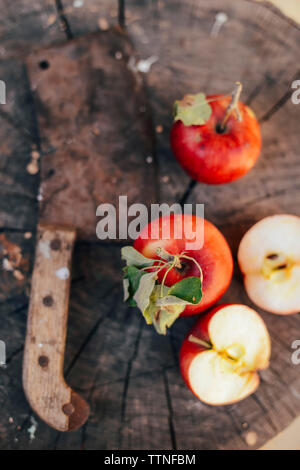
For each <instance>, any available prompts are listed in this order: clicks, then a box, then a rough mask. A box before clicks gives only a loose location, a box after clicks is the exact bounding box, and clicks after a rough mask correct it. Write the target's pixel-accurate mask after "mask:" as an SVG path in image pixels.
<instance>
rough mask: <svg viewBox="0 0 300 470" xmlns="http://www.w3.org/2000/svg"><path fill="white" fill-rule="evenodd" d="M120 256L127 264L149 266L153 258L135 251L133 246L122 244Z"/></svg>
mask: <svg viewBox="0 0 300 470" xmlns="http://www.w3.org/2000/svg"><path fill="white" fill-rule="evenodd" d="M121 256H122V259H124V260H125V261H126V263H127V266H137V267H141V268H142V267H144V266H151V265H152V264H153V263H154V261H155V260H154V259H150V258H146V256H144V255H142V254H141V253H140V252H139V251H137V250H136V249H135V248H133V246H124V247H123V248H122V249H121Z"/></svg>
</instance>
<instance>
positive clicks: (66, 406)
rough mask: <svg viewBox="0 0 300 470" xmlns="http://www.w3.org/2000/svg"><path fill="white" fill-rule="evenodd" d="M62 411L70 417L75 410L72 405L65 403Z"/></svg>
mask: <svg viewBox="0 0 300 470" xmlns="http://www.w3.org/2000/svg"><path fill="white" fill-rule="evenodd" d="M62 410H63V412H64V413H65V415H67V416H71V415H72V414H73V413H74V411H75V408H74V406H73V405H72V403H65V404H64V405H63V407H62Z"/></svg>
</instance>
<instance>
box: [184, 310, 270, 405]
mask: <svg viewBox="0 0 300 470" xmlns="http://www.w3.org/2000/svg"><path fill="white" fill-rule="evenodd" d="M270 351H271V346H270V337H269V333H268V330H267V328H266V326H265V324H264V322H263V320H262V319H261V317H260V316H259V315H258V314H257V313H256V312H255V310H252V309H251V308H249V307H246V306H245V305H234V304H227V305H219V306H218V307H215V308H214V309H212V310H211V311H210V312H208V313H207V314H205V315H204V316H201V317H200V319H199V320H198V321H197V322H196V324H195V325H194V327H193V328H192V329H191V331H190V332H189V333H188V335H187V336H186V338H185V340H184V342H183V343H182V346H181V350H180V356H179V361H180V370H181V373H182V376H183V379H184V381H185V382H186V384H187V386H188V387H189V388H190V389H191V391H192V392H193V393H194V394H195V395H196V396H197V398H199V399H200V400H201V401H203V402H205V403H207V404H210V405H227V404H230V403H235V402H237V401H240V400H242V399H244V398H246V397H247V396H248V395H250V394H251V393H253V392H254V391H255V390H256V389H257V387H258V385H259V376H258V374H257V372H256V371H257V370H259V369H266V368H267V367H268V365H269V359H270Z"/></svg>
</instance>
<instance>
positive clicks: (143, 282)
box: [133, 273, 156, 314]
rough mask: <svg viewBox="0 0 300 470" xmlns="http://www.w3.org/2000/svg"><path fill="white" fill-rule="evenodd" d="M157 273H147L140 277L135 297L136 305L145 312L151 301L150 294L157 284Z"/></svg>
mask: <svg viewBox="0 0 300 470" xmlns="http://www.w3.org/2000/svg"><path fill="white" fill-rule="evenodd" d="M155 281H156V273H146V274H144V275H143V276H142V277H141V278H140V282H139V286H138V289H137V291H136V293H135V294H134V296H133V299H134V300H135V302H136V305H137V306H138V308H139V309H140V310H141V312H142V313H143V314H144V312H145V310H146V308H147V307H148V305H149V303H150V296H151V294H152V291H153V289H154V286H155Z"/></svg>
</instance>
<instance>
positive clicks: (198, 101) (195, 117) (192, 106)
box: [174, 93, 212, 126]
mask: <svg viewBox="0 0 300 470" xmlns="http://www.w3.org/2000/svg"><path fill="white" fill-rule="evenodd" d="M211 113H212V109H211V106H210V104H209V103H208V101H207V100H206V96H205V94H204V93H197V94H196V95H186V96H185V97H184V98H183V99H182V100H178V101H175V104H174V121H179V120H180V121H182V122H183V124H184V125H185V126H192V125H198V126H199V125H200V126H201V125H203V124H205V123H206V122H207V121H208V120H209V118H210V116H211Z"/></svg>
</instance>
